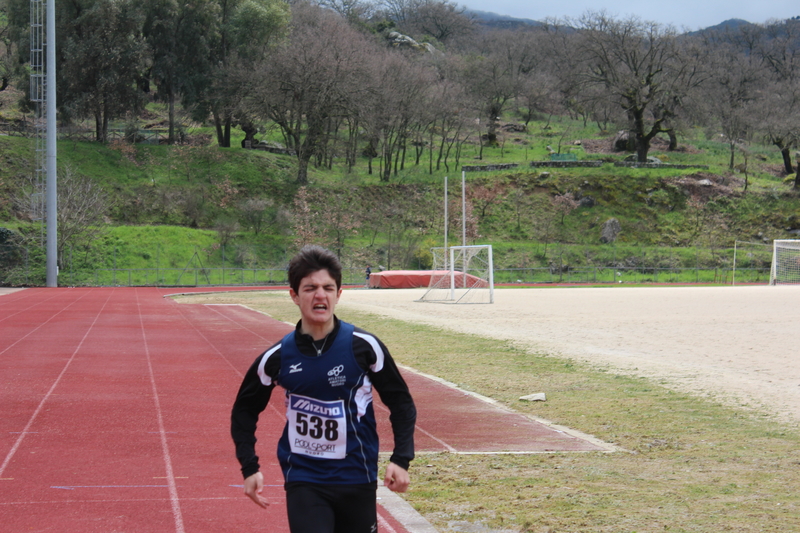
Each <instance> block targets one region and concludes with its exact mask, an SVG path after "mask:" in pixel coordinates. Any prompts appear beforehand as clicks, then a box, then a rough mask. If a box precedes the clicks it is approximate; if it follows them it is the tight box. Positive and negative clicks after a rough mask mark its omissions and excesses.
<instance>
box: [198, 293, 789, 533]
mask: <svg viewBox="0 0 800 533" xmlns="http://www.w3.org/2000/svg"><path fill="white" fill-rule="evenodd" d="M210 298H213V301H214V302H215V303H219V302H236V303H243V304H245V305H248V306H250V307H253V308H255V309H258V310H260V311H264V312H266V313H268V314H270V315H271V316H273V317H275V318H277V319H279V320H286V321H289V322H293V321H294V320H296V317H297V309H296V307H295V306H294V304H293V303H292V302H291V300H289V298H288V296H286V294H285V293H236V294H225V295H215V296H202V297H200V296H195V297H191V298H183V299H182V301H200V300H205V301H209V299H210ZM340 317H341V318H342V319H344V320H347V321H351V322H354V323H356V324H358V325H359V326H361V327H364V328H365V329H367V330H369V331H372V332H373V333H375V334H377V335H378V336H379V337H381V339H382V340H383V341H384V342H385V343H386V345H387V346H389V348H390V350H391V351H392V354H393V356H394V357H395V359H397V361H398V362H399V363H401V364H404V365H408V366H411V367H413V368H415V369H418V370H420V371H422V372H425V373H428V374H433V375H437V376H439V377H441V378H444V379H446V380H448V381H451V382H454V383H456V384H458V385H459V386H461V387H462V388H464V389H467V390H472V391H475V392H478V393H480V394H483V395H485V396H489V397H492V398H494V399H496V400H498V401H500V402H502V403H503V404H505V405H507V406H509V407H511V408H513V409H515V410H517V411H519V412H523V413H528V414H531V415H535V416H538V417H543V418H547V419H549V420H552V421H553V422H555V423H558V424H562V425H565V426H569V427H572V428H575V429H577V430H580V431H583V432H585V433H589V434H592V435H595V436H597V437H598V438H601V439H603V440H605V441H608V442H614V443H616V444H618V445H619V446H621V447H623V448H624V449H626V450H629V452H630V453H625V452H620V453H612V454H608V453H589V454H544V455H487V456H481V455H454V454H448V453H442V454H435V455H424V456H421V457H419V458H418V459H417V460H415V462H414V464H413V467H412V472H411V473H412V489H411V490H410V491H409V493H408V494H407V495H406V499H407V500H408V501H409V502H410V503H411V504H412V505H413V506H414V507H415V508H416V509H417V510H418V511H419V512H420V513H421V514H422V515H423V516H425V517H426V518H427V519H428V520H429V521H430V522H431V523H432V524H433V525H434V526H435V527H437V529H439V530H440V531H454V530H465V529H463V524H464V522H469V523H471V524H475V525H482V526H485V527H486V528H488V529H475V530H476V531H479V530H482V531H490V530H491V531H515V532H536V533H540V532H541V533H544V532H551V533H554V532H578V531H581V532H584V531H592V532H595V531H596V532H615V533H616V532H656V531H659V532H663V531H670V532H703V533H705V532H707V533H712V532H713V533H718V532H724V531H737V532H745V531H752V532H756V531H758V532H764V531H781V532H783V531H785V532H790V531H796V530H797V527H798V526H797V524H800V499H799V498H798V489H800V446H798V444H799V443H800V438H798V437H799V436H798V434H797V432H796V431H795V430H793V429H790V428H787V427H785V426H782V425H780V424H779V423H777V422H775V421H774V420H771V419H770V418H768V417H766V416H759V415H757V414H754V413H753V412H752V411H744V410H741V411H740V410H736V409H733V408H731V407H726V406H723V405H720V404H717V403H714V402H713V401H712V400H709V399H703V398H697V397H694V396H690V395H687V394H683V393H678V392H674V391H671V390H669V389H667V388H664V387H662V386H660V385H659V384H657V383H655V382H653V381H649V380H645V379H640V378H633V377H629V376H624V375H619V374H616V373H615V372H614V371H613V369H596V368H589V367H586V366H582V365H579V364H577V363H575V362H573V361H570V360H568V359H563V358H556V357H549V356H546V355H542V354H536V353H530V352H526V351H523V350H520V349H518V348H516V347H514V346H512V345H510V344H507V343H503V342H500V341H497V340H491V339H484V338H480V337H475V336H465V335H462V334H456V333H453V332H449V331H445V330H438V329H435V328H431V327H427V326H420V325H417V324H411V323H407V322H401V321H397V320H391V319H386V318H381V317H376V316H374V315H368V314H362V313H355V312H350V311H347V310H344V312H343V313H341V314H340ZM531 392H546V393H547V398H548V401H547V402H545V403H542V402H531V403H528V402H521V401H519V400H518V398H519V397H520V396H522V395H525V394H529V393H531ZM456 524H461V525H459V526H458V528H459V529H457V528H456Z"/></svg>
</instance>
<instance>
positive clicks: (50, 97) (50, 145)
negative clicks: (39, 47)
mask: <svg viewBox="0 0 800 533" xmlns="http://www.w3.org/2000/svg"><path fill="white" fill-rule="evenodd" d="M46 20H47V74H46V78H45V79H46V85H47V286H48V287H58V217H57V215H58V196H57V186H58V181H57V178H56V139H57V136H56V133H57V132H56V2H55V0H47V19H46Z"/></svg>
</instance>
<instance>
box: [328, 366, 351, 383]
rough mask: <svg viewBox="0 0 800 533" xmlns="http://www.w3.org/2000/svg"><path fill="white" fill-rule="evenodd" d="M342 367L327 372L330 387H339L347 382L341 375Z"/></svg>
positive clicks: (345, 377)
mask: <svg viewBox="0 0 800 533" xmlns="http://www.w3.org/2000/svg"><path fill="white" fill-rule="evenodd" d="M343 372H344V365H339V366H335V367H333V368H331V369H330V370H328V383H330V385H331V387H341V386H342V385H344V384H345V383H346V382H347V376H345V375H344V374H343Z"/></svg>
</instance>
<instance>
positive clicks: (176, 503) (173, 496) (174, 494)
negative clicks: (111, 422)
mask: <svg viewBox="0 0 800 533" xmlns="http://www.w3.org/2000/svg"><path fill="white" fill-rule="evenodd" d="M136 310H137V312H138V313H139V327H140V328H141V330H142V340H143V341H144V352H145V357H146V359H147V371H148V373H149V374H150V386H151V387H152V389H153V402H154V403H155V407H156V418H157V419H158V432H159V435H160V437H161V452H162V455H163V457H164V466H165V468H166V474H167V476H166V477H167V486H168V487H169V499H170V504H171V505H172V516H173V518H174V520H175V531H177V533H184V531H185V529H184V527H183V515H182V514H181V503H180V498H179V497H178V486H177V484H176V482H175V475H174V474H173V470H172V457H171V456H170V454H169V444H168V443H167V432H166V430H165V429H164V416H163V413H162V411H161V401H160V399H159V397H158V387H157V386H156V378H155V373H154V372H153V362H152V359H151V358H150V347H149V346H148V344H147V332H146V330H145V329H144V318H143V317H142V309H141V305H140V304H139V291H138V290H137V291H136Z"/></svg>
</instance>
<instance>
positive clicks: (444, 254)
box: [419, 244, 494, 303]
mask: <svg viewBox="0 0 800 533" xmlns="http://www.w3.org/2000/svg"><path fill="white" fill-rule="evenodd" d="M431 253H432V254H433V270H432V271H431V278H430V283H429V284H428V290H427V291H426V292H425V294H424V295H423V296H422V297H421V298H420V299H419V301H421V302H440V303H494V264H493V258H492V246H491V245H490V244H483V245H473V246H450V247H448V248H432V249H431Z"/></svg>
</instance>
